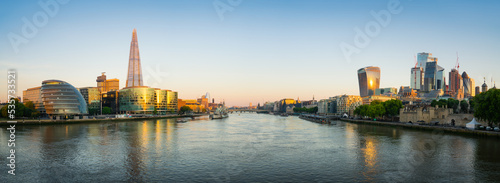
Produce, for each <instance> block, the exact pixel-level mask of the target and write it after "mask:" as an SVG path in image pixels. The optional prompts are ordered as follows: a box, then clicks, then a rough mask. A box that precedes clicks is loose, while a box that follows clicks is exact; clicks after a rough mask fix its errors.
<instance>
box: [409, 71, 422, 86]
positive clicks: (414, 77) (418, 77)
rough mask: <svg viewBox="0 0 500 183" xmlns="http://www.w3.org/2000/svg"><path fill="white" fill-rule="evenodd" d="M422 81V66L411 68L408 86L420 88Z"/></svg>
mask: <svg viewBox="0 0 500 183" xmlns="http://www.w3.org/2000/svg"><path fill="white" fill-rule="evenodd" d="M423 81H424V69H422V67H414V68H411V78H410V87H411V88H413V89H415V90H421V89H422V85H423V84H424V83H423Z"/></svg>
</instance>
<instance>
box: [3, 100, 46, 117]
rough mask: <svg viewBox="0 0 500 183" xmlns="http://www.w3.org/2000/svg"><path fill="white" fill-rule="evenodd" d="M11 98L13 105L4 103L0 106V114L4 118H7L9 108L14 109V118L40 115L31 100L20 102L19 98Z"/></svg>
mask: <svg viewBox="0 0 500 183" xmlns="http://www.w3.org/2000/svg"><path fill="white" fill-rule="evenodd" d="M11 100H14V101H15V104H14V107H9V104H7V105H5V106H3V107H2V109H0V110H1V114H2V117H4V118H9V112H8V111H9V110H12V109H14V111H15V114H14V115H15V117H16V118H21V117H33V118H34V117H38V116H40V112H38V111H37V110H36V109H35V104H33V102H31V101H28V102H26V103H24V104H23V103H21V102H19V99H17V98H12V99H11Z"/></svg>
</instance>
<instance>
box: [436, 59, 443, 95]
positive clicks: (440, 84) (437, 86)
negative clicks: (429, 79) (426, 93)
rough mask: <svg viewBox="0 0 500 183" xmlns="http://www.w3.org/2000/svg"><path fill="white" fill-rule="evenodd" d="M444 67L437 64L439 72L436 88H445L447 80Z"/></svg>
mask: <svg viewBox="0 0 500 183" xmlns="http://www.w3.org/2000/svg"><path fill="white" fill-rule="evenodd" d="M444 74H445V73H444V68H443V67H441V66H439V65H437V73H436V81H435V82H434V83H436V86H435V87H434V88H435V90H443V91H444V90H445V80H444Z"/></svg>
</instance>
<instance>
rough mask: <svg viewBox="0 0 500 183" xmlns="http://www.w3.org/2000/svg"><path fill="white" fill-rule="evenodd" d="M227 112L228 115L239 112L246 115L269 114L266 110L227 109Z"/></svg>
mask: <svg viewBox="0 0 500 183" xmlns="http://www.w3.org/2000/svg"><path fill="white" fill-rule="evenodd" d="M228 112H229V113H233V112H240V113H244V112H248V113H251V112H256V113H269V111H268V110H262V109H229V110H228Z"/></svg>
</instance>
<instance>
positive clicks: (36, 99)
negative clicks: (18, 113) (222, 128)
mask: <svg viewBox="0 0 500 183" xmlns="http://www.w3.org/2000/svg"><path fill="white" fill-rule="evenodd" d="M41 89H42V87H41V86H39V87H34V88H28V89H27V90H24V91H23V103H26V102H28V101H31V102H33V105H34V106H35V109H36V110H37V111H38V112H40V113H45V108H44V107H43V101H42V97H41V95H40V92H41Z"/></svg>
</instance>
